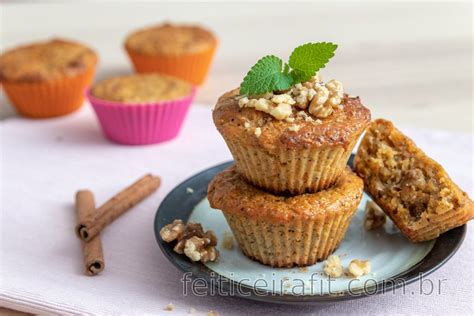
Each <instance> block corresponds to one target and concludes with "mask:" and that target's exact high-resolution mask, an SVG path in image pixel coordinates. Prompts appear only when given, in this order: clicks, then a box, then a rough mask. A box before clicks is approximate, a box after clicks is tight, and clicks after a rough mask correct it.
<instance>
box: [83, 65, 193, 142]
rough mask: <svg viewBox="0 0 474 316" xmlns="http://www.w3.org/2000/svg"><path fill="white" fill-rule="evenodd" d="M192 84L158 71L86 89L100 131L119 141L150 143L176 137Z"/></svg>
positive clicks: (189, 99)
mask: <svg viewBox="0 0 474 316" xmlns="http://www.w3.org/2000/svg"><path fill="white" fill-rule="evenodd" d="M194 94H195V88H194V87H193V86H192V85H190V84H189V83H187V82H185V81H182V80H179V79H176V78H173V77H168V76H164V75H159V74H136V75H128V76H119V77H114V78H110V79H106V80H104V81H101V82H99V83H97V84H95V85H94V86H93V87H92V88H91V89H90V90H89V91H88V93H87V97H88V99H89V101H90V102H91V104H92V107H93V108H94V110H95V112H96V114H97V117H98V119H99V122H100V124H101V126H102V130H103V132H104V134H105V135H106V136H107V137H108V138H109V139H111V140H113V141H116V142H118V143H122V144H129V145H144V144H154V143H159V142H162V141H165V140H169V139H172V138H174V137H176V136H177V135H178V133H179V130H180V129H181V126H182V124H183V121H184V119H185V117H186V114H187V112H188V109H189V106H190V104H191V102H192V100H193V98H194Z"/></svg>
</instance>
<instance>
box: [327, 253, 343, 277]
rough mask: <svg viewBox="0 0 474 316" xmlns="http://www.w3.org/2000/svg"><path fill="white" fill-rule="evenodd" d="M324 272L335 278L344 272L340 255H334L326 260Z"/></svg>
mask: <svg viewBox="0 0 474 316" xmlns="http://www.w3.org/2000/svg"><path fill="white" fill-rule="evenodd" d="M324 273H325V274H326V275H327V276H330V277H333V278H339V277H340V276H341V275H342V274H343V273H344V270H343V268H342V265H341V259H340V258H339V256H337V255H332V256H329V258H327V259H326V261H324Z"/></svg>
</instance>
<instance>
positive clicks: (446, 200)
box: [354, 119, 474, 242]
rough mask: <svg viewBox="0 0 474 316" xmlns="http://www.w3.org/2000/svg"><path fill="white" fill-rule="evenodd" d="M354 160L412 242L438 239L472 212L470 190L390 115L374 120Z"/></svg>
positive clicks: (379, 201) (370, 188)
mask: <svg viewBox="0 0 474 316" xmlns="http://www.w3.org/2000/svg"><path fill="white" fill-rule="evenodd" d="M354 163H355V170H356V172H357V173H358V174H359V176H361V177H362V178H363V179H364V183H365V187H366V190H367V191H368V192H369V193H370V195H371V196H372V197H373V199H374V200H375V202H377V204H378V205H380V207H381V208H382V209H383V210H384V212H385V213H386V214H387V215H388V216H390V218H391V219H392V220H393V222H394V223H395V224H396V225H397V226H398V228H400V230H401V231H402V233H403V234H404V235H405V236H406V237H408V238H409V239H410V240H411V241H413V242H420V241H425V240H431V239H434V238H436V237H438V236H439V235H440V234H442V233H444V232H446V231H448V230H450V229H452V228H454V227H457V226H461V225H463V224H465V223H466V222H467V221H469V220H470V219H472V218H473V217H474V205H473V202H472V201H471V200H470V199H469V197H468V196H467V194H466V193H465V192H463V191H462V190H461V189H460V188H459V187H458V186H457V185H456V184H455V183H453V181H452V180H451V179H450V178H449V176H448V174H447V173H446V171H445V170H444V169H443V167H442V166H441V165H440V164H438V163H437V162H436V161H434V160H433V159H431V158H430V157H428V156H427V155H426V154H425V153H424V152H423V151H422V150H421V149H419V148H418V147H417V146H416V145H415V143H414V142H413V141H412V140H411V139H409V138H408V137H406V136H405V135H403V134H402V133H401V132H400V131H399V130H397V129H396V128H395V127H394V126H393V124H392V123H391V122H389V121H386V120H382V119H379V120H376V121H375V122H373V123H372V124H371V126H370V127H369V128H368V130H367V133H366V135H365V136H364V138H363V140H362V142H361V145H360V147H359V149H358V151H357V155H356V157H355V160H354Z"/></svg>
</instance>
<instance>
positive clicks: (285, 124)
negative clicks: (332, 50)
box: [213, 76, 370, 194]
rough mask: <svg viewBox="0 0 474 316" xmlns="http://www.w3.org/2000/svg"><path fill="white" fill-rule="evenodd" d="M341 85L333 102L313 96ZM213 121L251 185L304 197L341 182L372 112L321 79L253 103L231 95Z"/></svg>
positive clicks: (220, 104)
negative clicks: (353, 150)
mask: <svg viewBox="0 0 474 316" xmlns="http://www.w3.org/2000/svg"><path fill="white" fill-rule="evenodd" d="M335 85H337V86H338V87H339V88H338V90H337V91H335V90H334V92H331V93H333V97H330V98H327V97H326V99H325V101H324V98H322V99H323V101H324V102H320V104H318V102H314V101H318V100H319V101H320V99H321V98H320V96H319V95H318V94H313V95H311V93H313V92H314V93H319V92H316V90H315V89H319V90H321V91H323V92H325V93H327V92H328V88H326V87H331V86H335ZM319 90H318V91H319ZM308 91H310V93H309V94H308ZM303 92H305V93H303ZM329 96H331V94H329ZM332 98H338V100H336V101H338V102H334V103H335V105H334V104H333V105H331V104H328V103H330V102H332V101H331V99H332ZM302 99H303V100H302ZM313 100H314V101H313ZM213 119H214V123H215V125H216V127H217V129H218V131H219V132H220V133H221V134H222V136H223V138H224V140H225V141H226V143H227V146H228V147H229V149H230V151H231V153H232V155H233V157H234V160H235V163H236V168H237V170H238V171H239V172H240V173H241V174H242V175H243V176H244V177H245V178H246V180H247V181H249V182H251V183H252V184H254V185H256V186H258V187H260V188H263V189H266V190H269V191H271V192H273V193H291V194H301V193H305V192H317V191H319V190H323V189H326V188H329V187H330V186H332V185H333V184H334V183H335V182H336V181H337V179H338V177H339V176H340V175H341V173H342V172H343V170H344V168H345V166H346V164H347V161H348V159H349V157H350V154H351V151H352V149H353V147H354V145H355V144H356V142H357V139H358V137H359V136H360V135H361V133H362V132H363V131H364V129H365V128H366V126H367V125H368V124H369V122H370V112H369V110H368V109H367V108H365V107H364V106H363V105H362V103H361V101H360V99H359V97H350V96H348V95H347V94H343V93H342V86H341V84H340V83H339V82H336V81H334V80H332V81H329V82H328V83H326V84H324V83H322V82H321V81H320V79H319V77H318V76H316V77H314V78H313V79H311V80H310V81H308V82H304V83H303V84H297V85H295V86H293V87H292V88H291V90H288V91H286V92H284V93H279V94H277V93H267V94H265V95H263V96H259V97H256V98H253V99H249V98H247V97H242V96H239V90H238V89H235V90H232V91H230V92H227V93H225V94H224V95H223V96H221V97H220V98H219V100H218V101H217V104H216V106H215V109H214V111H213Z"/></svg>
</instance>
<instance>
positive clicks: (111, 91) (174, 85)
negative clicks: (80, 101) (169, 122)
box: [91, 74, 192, 103]
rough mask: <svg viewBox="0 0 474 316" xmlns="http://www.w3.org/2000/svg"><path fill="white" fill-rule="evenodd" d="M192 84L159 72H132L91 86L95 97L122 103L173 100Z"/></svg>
mask: <svg viewBox="0 0 474 316" xmlns="http://www.w3.org/2000/svg"><path fill="white" fill-rule="evenodd" d="M191 90H192V86H191V85H190V84H189V83H187V82H184V81H182V80H179V79H176V78H173V77H168V76H164V75H159V74H134V75H127V76H119V77H113V78H110V79H106V80H103V81H101V82H99V83H97V84H95V85H94V86H93V87H92V91H91V93H92V95H93V96H95V97H96V98H99V99H103V100H109V101H119V102H124V103H147V102H159V101H167V100H174V99H179V98H182V97H185V96H187V95H189V94H190V93H191Z"/></svg>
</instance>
